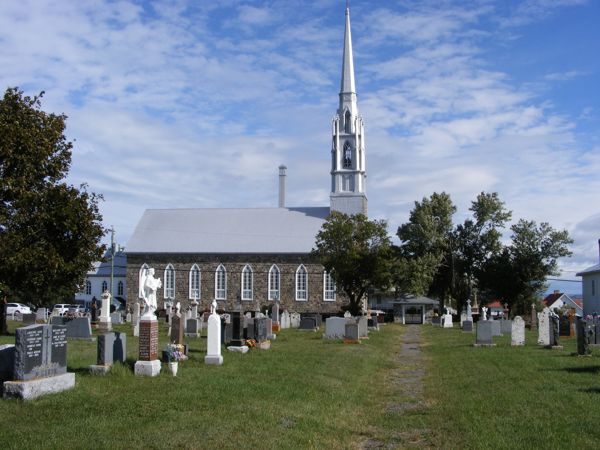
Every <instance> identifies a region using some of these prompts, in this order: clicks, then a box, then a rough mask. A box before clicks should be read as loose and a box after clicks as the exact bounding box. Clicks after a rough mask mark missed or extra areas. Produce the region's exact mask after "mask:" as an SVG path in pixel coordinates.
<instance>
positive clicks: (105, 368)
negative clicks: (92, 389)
mask: <svg viewBox="0 0 600 450" xmlns="http://www.w3.org/2000/svg"><path fill="white" fill-rule="evenodd" d="M111 368H112V365H109V364H103V365H99V364H92V365H91V366H90V375H106V374H107V373H108V372H110V369H111Z"/></svg>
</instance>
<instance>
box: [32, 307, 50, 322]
mask: <svg viewBox="0 0 600 450" xmlns="http://www.w3.org/2000/svg"><path fill="white" fill-rule="evenodd" d="M35 320H40V321H43V322H45V321H46V320H48V310H47V309H46V308H38V309H37V311H36V312H35Z"/></svg>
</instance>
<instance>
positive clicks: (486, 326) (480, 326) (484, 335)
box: [475, 320, 494, 345]
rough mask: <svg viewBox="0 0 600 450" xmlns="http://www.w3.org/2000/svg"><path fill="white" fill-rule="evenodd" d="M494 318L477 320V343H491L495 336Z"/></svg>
mask: <svg viewBox="0 0 600 450" xmlns="http://www.w3.org/2000/svg"><path fill="white" fill-rule="evenodd" d="M493 323H494V321H493V320H480V321H479V322H477V333H476V337H475V343H476V344H479V345H491V344H493V342H492V336H493V330H492V327H493Z"/></svg>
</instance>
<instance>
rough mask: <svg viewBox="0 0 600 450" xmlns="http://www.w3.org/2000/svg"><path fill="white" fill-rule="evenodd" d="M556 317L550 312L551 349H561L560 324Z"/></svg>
mask: <svg viewBox="0 0 600 450" xmlns="http://www.w3.org/2000/svg"><path fill="white" fill-rule="evenodd" d="M559 321H560V319H559V317H558V315H557V314H556V313H555V312H554V311H552V312H551V313H550V347H551V348H553V349H562V346H561V345H560V329H559V328H560V324H559Z"/></svg>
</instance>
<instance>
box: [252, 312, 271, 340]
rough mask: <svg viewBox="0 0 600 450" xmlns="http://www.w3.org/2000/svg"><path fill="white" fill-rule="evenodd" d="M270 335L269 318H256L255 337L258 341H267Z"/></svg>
mask: <svg viewBox="0 0 600 450" xmlns="http://www.w3.org/2000/svg"><path fill="white" fill-rule="evenodd" d="M267 336H268V330H267V319H266V318H258V319H254V339H256V340H257V341H258V342H262V341H266V340H267Z"/></svg>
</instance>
